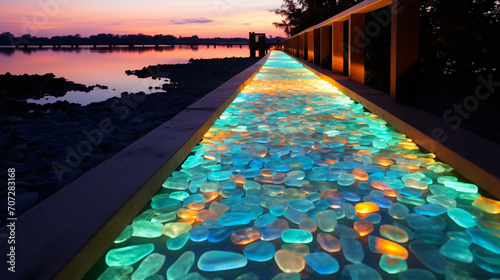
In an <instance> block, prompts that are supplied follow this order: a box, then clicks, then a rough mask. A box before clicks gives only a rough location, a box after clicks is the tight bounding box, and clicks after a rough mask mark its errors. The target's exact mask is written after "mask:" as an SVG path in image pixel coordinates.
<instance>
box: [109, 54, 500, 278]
mask: <svg viewBox="0 0 500 280" xmlns="http://www.w3.org/2000/svg"><path fill="white" fill-rule="evenodd" d="M499 213H500V202H499V201H496V200H492V199H489V198H486V197H483V196H481V195H480V194H478V187H477V186H476V185H474V184H471V183H469V182H466V181H465V180H464V179H462V177H461V176H460V175H458V174H456V173H455V172H454V171H453V169H452V168H451V167H450V166H448V165H447V164H445V163H442V162H440V161H438V160H437V159H435V157H434V155H433V154H430V153H425V152H422V151H420V150H419V148H418V146H417V145H416V144H415V143H414V142H412V140H411V139H408V138H407V137H406V136H405V135H403V134H401V133H399V132H397V131H396V130H395V129H394V128H392V127H391V126H389V125H387V123H386V122H385V121H384V120H382V119H380V118H379V117H377V116H376V115H374V114H372V113H370V112H367V111H366V110H364V109H363V106H361V105H360V104H357V103H355V102H354V101H353V100H351V99H349V98H348V97H347V96H345V95H344V94H342V93H341V92H340V91H338V90H337V89H336V88H335V87H333V86H332V85H330V84H329V83H327V82H326V81H324V80H321V79H320V78H318V77H317V76H316V75H314V74H313V73H312V72H311V71H309V70H308V69H306V68H304V67H303V66H302V65H301V64H300V63H298V62H296V61H295V60H294V59H292V58H290V57H289V56H287V55H286V54H284V53H282V52H276V51H275V52H272V53H271V55H270V57H269V59H268V61H267V62H266V63H265V65H264V66H263V68H262V70H261V71H260V72H259V73H258V74H257V76H256V77H255V79H254V80H253V81H252V82H251V83H250V85H248V86H247V87H246V88H245V89H244V90H243V91H242V92H241V93H240V94H239V95H238V96H237V98H236V99H235V100H234V102H233V103H232V104H231V105H230V106H229V107H228V108H227V110H226V111H225V112H224V113H223V114H222V115H221V117H220V119H218V120H217V121H216V123H215V124H214V126H213V127H212V128H211V129H210V130H209V131H208V132H207V133H206V134H205V136H204V138H203V140H202V141H201V142H200V143H199V145H197V146H196V147H195V148H194V149H193V151H192V153H191V155H190V156H189V157H188V158H187V159H186V161H185V162H184V163H183V164H182V166H181V169H179V171H176V172H174V173H173V174H172V176H171V177H169V178H166V181H165V183H164V184H163V187H162V188H161V190H160V191H159V192H158V194H157V195H155V196H154V197H153V198H152V199H151V203H150V207H148V208H147V209H146V210H145V211H144V212H142V213H141V214H140V215H139V216H137V217H136V218H135V219H134V221H133V222H132V223H131V224H130V225H129V226H127V227H126V229H125V230H124V231H123V232H122V234H121V235H120V236H119V237H118V238H117V239H116V241H115V244H114V245H113V246H112V248H111V249H110V250H109V251H108V252H107V254H106V256H105V261H106V264H107V265H108V266H109V267H108V268H107V269H106V270H105V271H104V272H103V274H102V275H101V276H100V278H99V279H134V280H138V279H149V280H152V279H168V280H175V279H238V280H250V279H252V280H253V279H362V280H369V279H402V280H406V279H419V280H423V279H444V278H445V277H446V279H474V278H475V279H492V278H495V277H497V278H498V277H499V274H500V215H499Z"/></svg>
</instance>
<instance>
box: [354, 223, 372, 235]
mask: <svg viewBox="0 0 500 280" xmlns="http://www.w3.org/2000/svg"><path fill="white" fill-rule="evenodd" d="M353 227H354V230H355V231H357V232H358V233H359V235H360V236H365V235H368V234H370V233H371V232H372V231H373V223H372V222H370V221H357V222H354V226H353Z"/></svg>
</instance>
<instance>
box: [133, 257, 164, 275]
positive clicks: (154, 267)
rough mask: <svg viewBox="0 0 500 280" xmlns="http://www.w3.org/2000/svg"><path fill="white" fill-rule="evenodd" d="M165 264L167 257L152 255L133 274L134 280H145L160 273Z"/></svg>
mask: <svg viewBox="0 0 500 280" xmlns="http://www.w3.org/2000/svg"><path fill="white" fill-rule="evenodd" d="M164 262H165V256H164V255H161V254H157V253H152V254H150V255H149V256H147V257H146V258H144V260H142V262H141V263H140V264H139V267H137V269H136V270H135V271H134V273H132V277H131V278H132V280H143V279H145V278H146V277H148V276H151V275H153V274H155V273H156V272H158V271H159V270H160V269H161V267H162V266H163V263H164Z"/></svg>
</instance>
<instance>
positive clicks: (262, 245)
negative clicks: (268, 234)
mask: <svg viewBox="0 0 500 280" xmlns="http://www.w3.org/2000/svg"><path fill="white" fill-rule="evenodd" d="M275 252H276V247H275V246H274V245H273V244H272V243H269V242H266V241H259V242H255V243H252V244H250V245H247V246H246V247H245V249H244V250H243V254H244V255H245V257H247V259H248V260H250V261H255V262H266V261H268V260H270V259H272V258H273V257H274V253H275Z"/></svg>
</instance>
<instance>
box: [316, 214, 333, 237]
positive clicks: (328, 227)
mask: <svg viewBox="0 0 500 280" xmlns="http://www.w3.org/2000/svg"><path fill="white" fill-rule="evenodd" d="M316 220H317V223H318V227H319V228H320V229H321V230H322V231H324V232H332V231H333V230H334V229H335V226H336V225H337V215H336V214H335V212H334V211H332V210H325V211H321V212H318V213H316Z"/></svg>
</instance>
